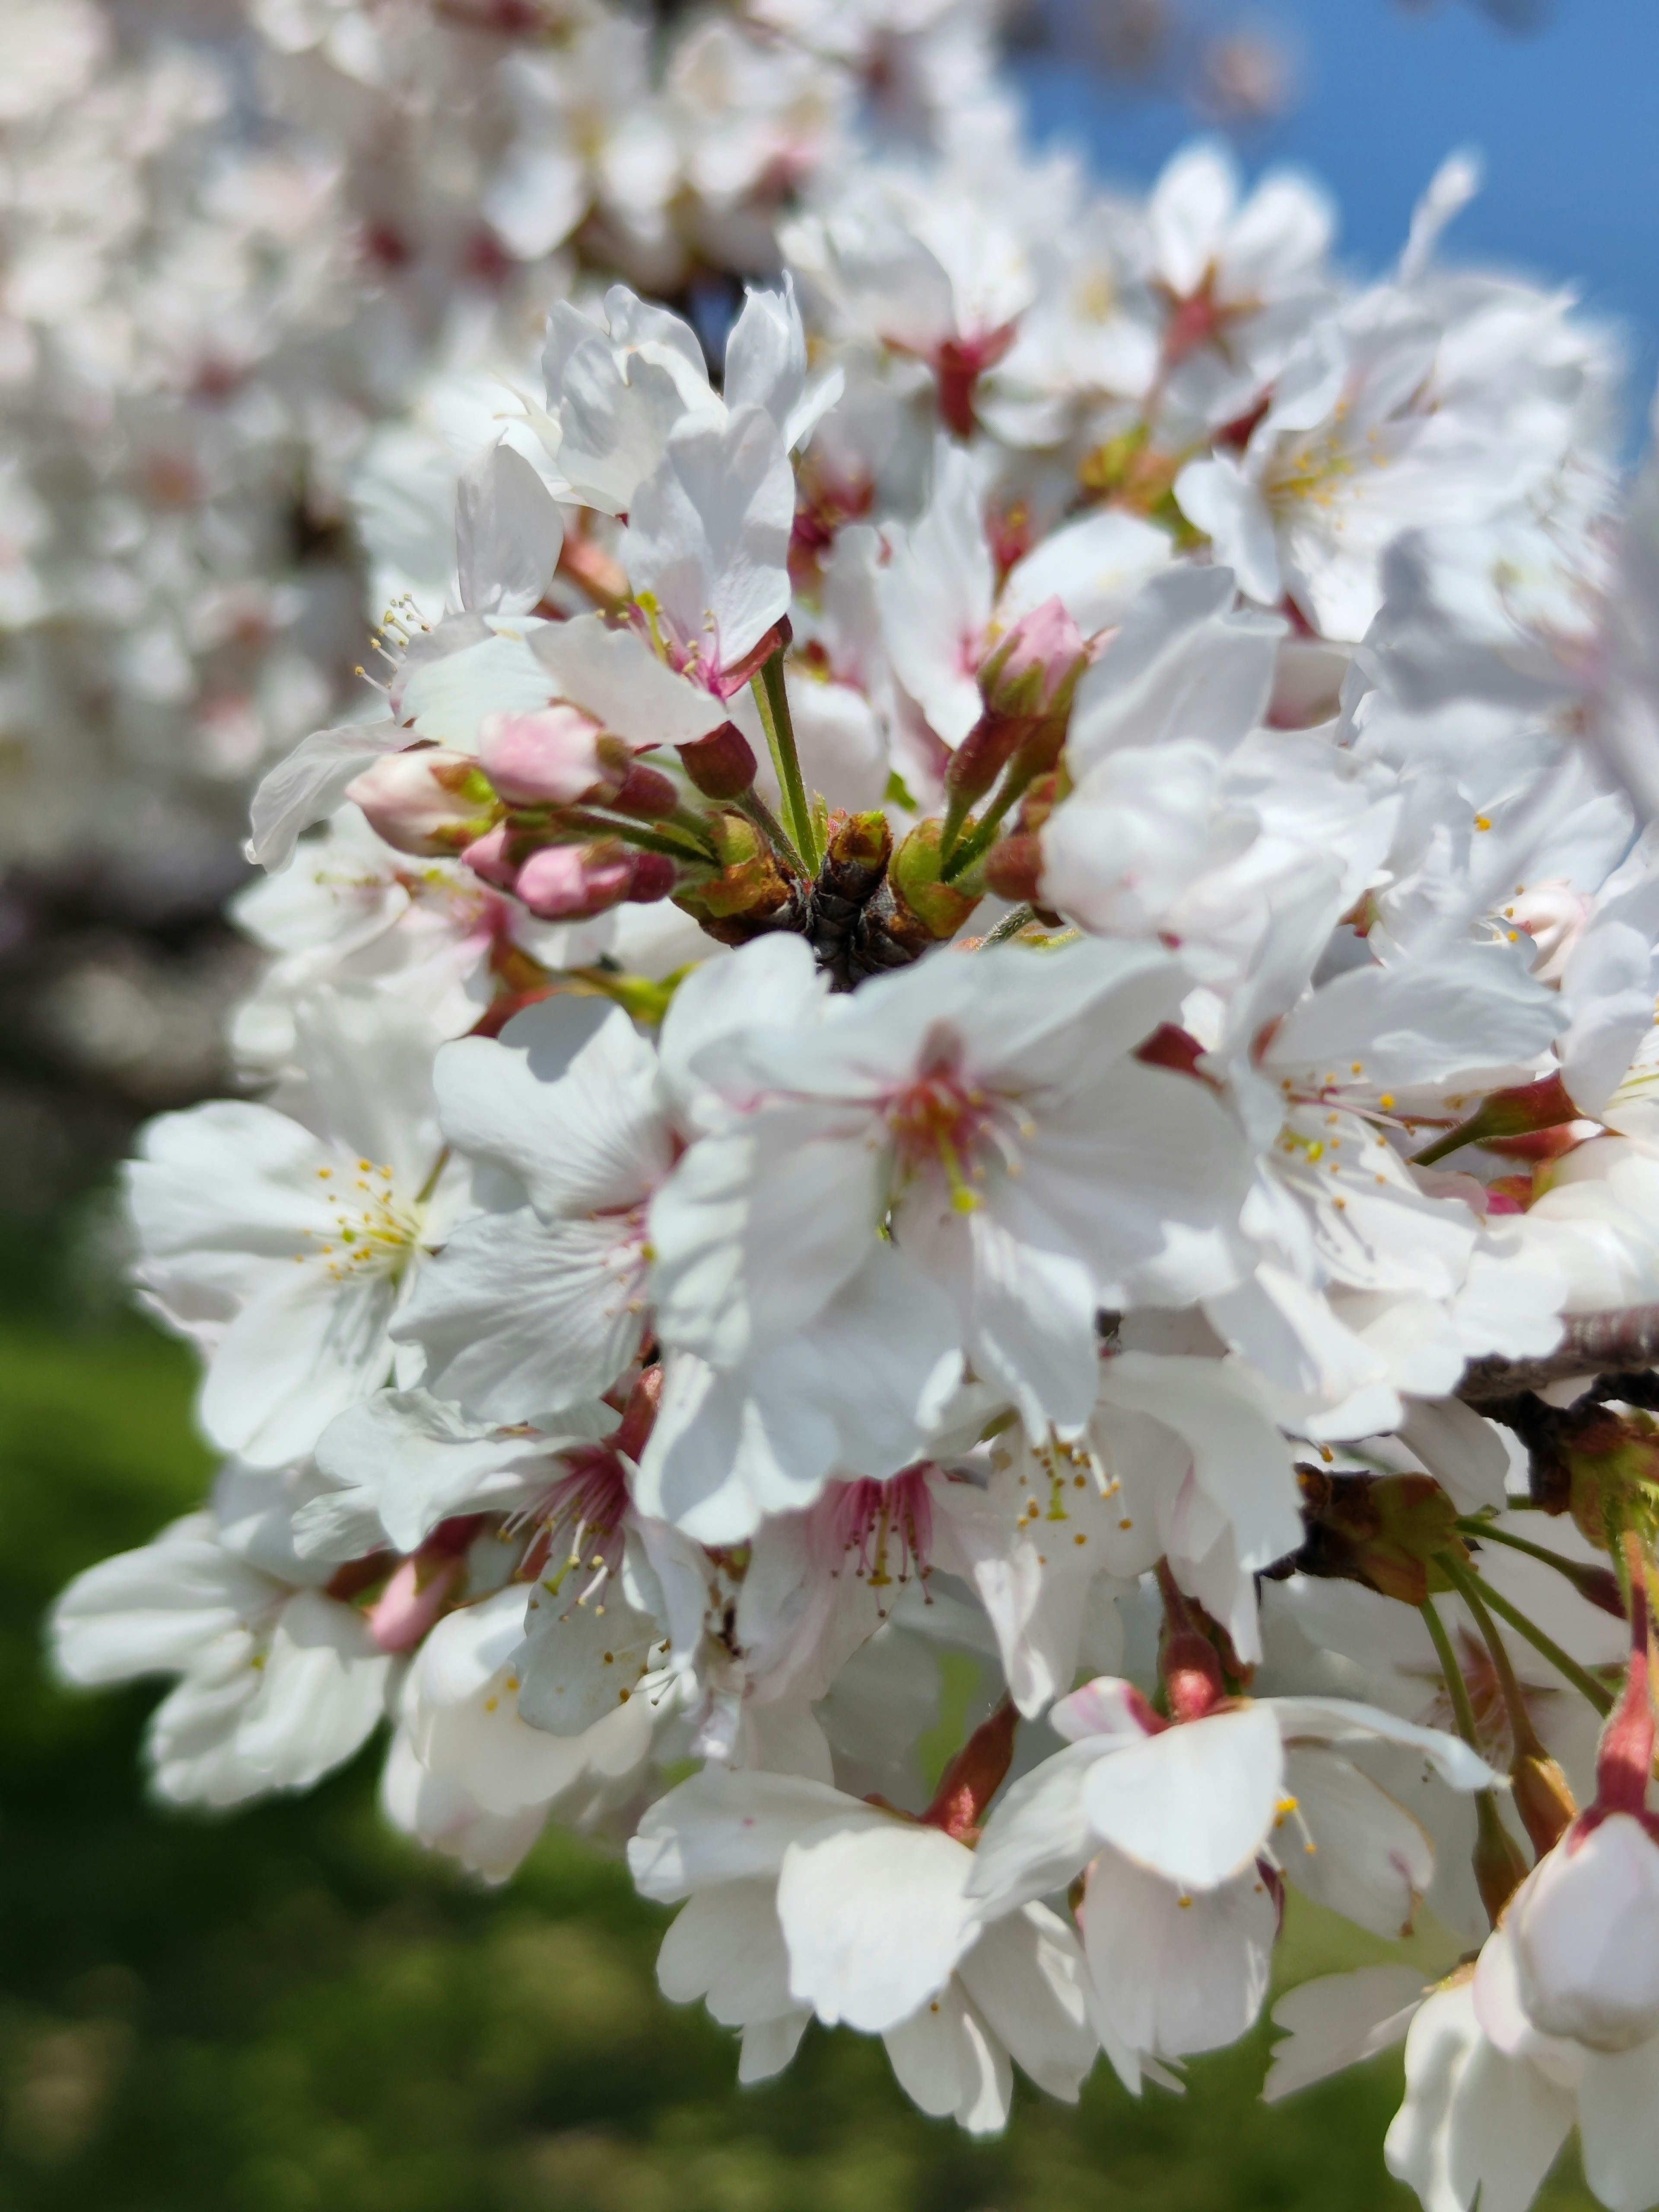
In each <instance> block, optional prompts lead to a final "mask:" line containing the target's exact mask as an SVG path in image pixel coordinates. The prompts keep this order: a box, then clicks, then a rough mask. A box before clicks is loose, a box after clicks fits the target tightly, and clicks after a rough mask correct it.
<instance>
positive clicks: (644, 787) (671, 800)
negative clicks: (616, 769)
mask: <svg viewBox="0 0 1659 2212" xmlns="http://www.w3.org/2000/svg"><path fill="white" fill-rule="evenodd" d="M679 803H680V793H679V787H678V785H677V784H676V783H675V781H674V780H673V778H672V777H671V776H667V775H664V774H663V772H662V770H661V769H659V768H647V766H646V765H645V763H644V762H643V761H635V762H634V763H633V764H632V765H631V766H630V767H629V771H628V773H627V775H625V776H624V777H623V781H622V787H621V789H620V790H619V791H618V792H617V795H616V797H615V798H614V799H611V800H609V801H608V802H607V804H608V805H611V806H613V807H614V808H615V809H616V811H617V813H618V814H637V815H641V816H643V817H644V818H645V819H646V820H647V821H651V820H653V819H656V818H658V817H661V816H663V815H666V814H671V813H673V811H674V810H675V808H676V807H678V805H679Z"/></svg>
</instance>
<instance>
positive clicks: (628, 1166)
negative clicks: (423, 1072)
mask: <svg viewBox="0 0 1659 2212" xmlns="http://www.w3.org/2000/svg"><path fill="white" fill-rule="evenodd" d="M434 1080H435V1085H436V1088H437V1094H438V1109H439V1113H440V1115H441V1118H442V1121H443V1127H444V1134H445V1135H446V1136H447V1138H448V1139H449V1141H450V1142H451V1143H452V1144H453V1145H458V1146H460V1148H461V1149H462V1150H463V1151H464V1152H467V1153H469V1154H470V1155H471V1157H472V1158H475V1159H483V1160H489V1161H491V1162H493V1163H495V1164H497V1165H499V1166H501V1167H504V1168H507V1169H508V1170H510V1171H511V1172H512V1173H513V1174H514V1175H516V1176H518V1177H519V1179H520V1182H522V1183H523V1184H524V1186H525V1188H526V1190H527V1191H528V1192H529V1194H530V1200H531V1203H532V1206H534V1207H535V1208H536V1210H537V1212H538V1213H539V1214H541V1215H542V1216H543V1218H544V1219H546V1220H555V1219H558V1218H568V1217H569V1216H572V1215H576V1214H584V1213H591V1212H598V1211H599V1210H600V1209H601V1208H611V1207H617V1206H631V1205H633V1204H635V1202H636V1201H638V1200H641V1199H642V1198H643V1197H644V1196H645V1195H646V1194H647V1191H648V1190H649V1189H650V1188H651V1186H652V1184H653V1182H655V1181H656V1180H657V1179H658V1177H659V1176H661V1175H663V1174H664V1173H665V1172H666V1170H667V1167H668V1162H669V1158H670V1149H669V1141H668V1134H667V1131H666V1129H665V1127H664V1125H663V1121H662V1117H661V1114H660V1112H659V1108H658V1105H657V1097H656V1054H655V1053H654V1052H653V1049H652V1048H651V1046H650V1045H649V1044H648V1043H647V1042H646V1041H645V1040H644V1039H643V1038H642V1037H641V1035H640V1033H639V1031H638V1030H636V1029H635V1027H634V1024H633V1023H632V1022H631V1021H629V1018H628V1016H627V1015H626V1014H625V1013H624V1012H623V1010H622V1008H621V1007H620V1006H607V1005H606V1004H605V1002H604V1001H603V1000H595V999H577V998H563V997H561V998H553V999H546V1000H542V1001H541V1002H540V1003H539V1004H538V1005H536V1006H529V1007H526V1010H525V1012H523V1013H521V1014H518V1015H515V1016H514V1018H513V1020H512V1021H510V1022H509V1023H508V1024H507V1028H506V1029H505V1030H504V1031H503V1032H502V1034H501V1037H500V1038H499V1039H492V1038H489V1037H462V1038H460V1039H459V1041H458V1042H455V1043H453V1044H449V1045H446V1046H445V1047H444V1048H443V1050H442V1051H441V1053H440V1054H438V1060H437V1066H436V1069H435V1075H434Z"/></svg>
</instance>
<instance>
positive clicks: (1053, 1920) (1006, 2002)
mask: <svg viewBox="0 0 1659 2212" xmlns="http://www.w3.org/2000/svg"><path fill="white" fill-rule="evenodd" d="M957 1974H958V1976H959V1978H960V1979H961V1982H962V1985H963V1988H964V1989H965V1990H967V1992H968V1994H969V1996H970V1997H971V1998H972V1999H973V2001H974V2002H975V2004H976V2005H977V2006H978V2007H979V2009H980V2011H981V2014H982V2015H983V2016H984V2018H985V2021H986V2023H987V2026H988V2027H990V2028H991V2030H992V2032H993V2033H994V2034H995V2035H997V2036H998V2037H999V2038H1000V2039H1001V2040H1002V2041H1003V2042H1004V2043H1006V2045H1007V2046H1008V2050H1009V2053H1010V2055H1011V2056H1012V2058H1013V2059H1014V2061H1015V2063H1016V2064H1017V2065H1018V2066H1020V2067H1022V2068H1023V2069H1024V2071H1025V2072H1026V2073H1027V2074H1029V2075H1030V2077H1031V2079H1032V2081H1035V2082H1036V2084H1037V2087H1039V2088H1042V2089H1046V2090H1047V2091H1048V2093H1049V2095H1050V2096H1051V2097H1063V2098H1064V2099H1065V2100H1066V2103H1067V2104H1068V2105H1072V2104H1075V2103H1076V2102H1077V2097H1078V2092H1079V2089H1080V2088H1081V2087H1082V2086H1083V2082H1084V2080H1085V2076H1086V2075H1087V2074H1088V2072H1089V2069H1090V2068H1091V2066H1092V2065H1093V2064H1094V2063H1095V2056H1096V2053H1097V2051H1098V2049H1099V2045H1098V2043H1097V2040H1096V2038H1095V2033H1094V2030H1093V2029H1092V2028H1091V2026H1090V2025H1089V2003H1088V1997H1087V1995H1086V1993H1085V1991H1086V1984H1087V1982H1088V1978H1089V1971H1088V1968H1087V1966H1085V1964H1084V1959H1083V1953H1082V1950H1081V1949H1080V1948H1079V1944H1078V1941H1077V1938H1076V1936H1073V1933H1072V1931H1071V1929H1069V1928H1068V1927H1067V1926H1066V1923H1065V1922H1064V1921H1063V1920H1061V1919H1060V1917H1059V1915H1058V1914H1057V1913H1054V1912H1050V1911H1048V1907H1047V1906H1046V1905H1025V1906H1024V1907H1023V1908H1022V1910H1021V1911H1018V1912H1014V1913H1011V1914H1009V1915H1008V1916H1007V1917H1006V1918H1003V1919H1000V1920H995V1921H993V1923H991V1925H990V1926H989V1927H988V1928H987V1929H986V1930H985V1931H984V1933H983V1934H982V1935H981V1937H980V1939H979V1941H978V1942H977V1943H975V1946H974V1948H973V1949H972V1950H971V1951H970V1952H969V1954H968V1956H967V1957H966V1958H965V1959H964V1960H963V1962H962V1964H961V1966H959V1967H958V1968H957Z"/></svg>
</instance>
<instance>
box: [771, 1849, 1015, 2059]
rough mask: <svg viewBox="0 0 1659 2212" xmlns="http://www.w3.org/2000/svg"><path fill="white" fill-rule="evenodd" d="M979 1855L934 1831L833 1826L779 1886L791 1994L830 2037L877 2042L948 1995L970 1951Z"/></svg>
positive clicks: (787, 1865) (789, 1865)
mask: <svg viewBox="0 0 1659 2212" xmlns="http://www.w3.org/2000/svg"><path fill="white" fill-rule="evenodd" d="M972 1866H973V1857H972V1854H971V1853H970V1852H969V1851H967V1850H964V1849H963V1846H962V1845H961V1844H958V1843H956V1842H953V1841H952V1839H951V1838H950V1837H949V1836H946V1835H945V1834H943V1833H942V1832H940V1831H939V1829H937V1828H915V1827H905V1826H900V1824H899V1823H898V1822H896V1821H895V1820H884V1821H882V1822H881V1823H880V1824H879V1825H878V1826H867V1825H866V1824H863V1823H860V1825H859V1826H856V1827H854V1826H849V1825H848V1824H847V1823H846V1822H844V1821H842V1820H836V1821H834V1822H829V1821H826V1822H825V1823H824V1824H823V1826H821V1827H819V1828H816V1829H813V1830H811V1831H809V1832H807V1833H806V1834H805V1835H804V1836H802V1837H800V1838H799V1839H798V1840H797V1841H795V1842H793V1843H792V1844H790V1845H789V1846H788V1848H787V1850H786V1851H785V1852H784V1855H783V1864H782V1868H781V1872H780V1874H779V1876H778V1917H779V1919H780V1920H781V1923H782V1924H783V1934H784V1941H785V1942H787V1944H788V1946H789V1986H790V1989H791V1990H792V1992H793V1995H794V1996H795V1997H796V1998H797V1999H798V2000H799V2002H801V2003H802V2004H810V2005H811V2007H812V2009H813V2010H814V2011H815V2012H816V2013H817V2016H818V2018H819V2019H820V2020H821V2021H823V2022H824V2024H825V2025H826V2026H827V2027H834V2026H835V2025H836V2022H837V2021H843V2020H844V2021H846V2022H847V2023H848V2026H849V2027H857V2028H863V2029H865V2030H866V2031H867V2032H870V2033H882V2032H883V2031H884V2030H885V2029H887V2028H890V2027H896V2026H897V2024H898V2022H899V2021H902V2020H904V2019H907V2018H908V2016H909V2015H910V2014H911V2013H913V2012H915V2010H916V2008H918V2006H920V2005H922V2004H925V2003H926V2002H927V2000H928V1998H930V1997H932V1996H935V1995H936V1994H937V1993H938V1992H939V1990H942V1989H943V1988H944V1987H945V1984H946V1982H947V1981H948V1980H949V1979H950V1978H951V1972H952V1970H953V1969H954V1967H955V1966H956V1964H957V1960H959V1959H960V1958H961V1957H962V1956H963V1953H964V1952H965V1951H966V1950H967V1948H968V1947H969V1944H970V1943H971V1942H973V1940H974V1936H975V1932H976V1930H977V1929H978V1926H979V1908H978V1907H977V1906H976V1905H970V1904H969V1902H968V1900H967V1899H966V1897H965V1895H964V1890H965V1887H966V1884H967V1880H968V1876H969V1873H970V1871H971V1870H972Z"/></svg>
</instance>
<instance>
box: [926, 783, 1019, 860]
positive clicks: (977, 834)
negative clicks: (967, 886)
mask: <svg viewBox="0 0 1659 2212" xmlns="http://www.w3.org/2000/svg"><path fill="white" fill-rule="evenodd" d="M1025 781H1027V782H1029V781H1030V778H1029V777H1028V778H1027V779H1026V780H1025ZM1024 788H1025V783H1024V782H1021V783H1019V784H1012V782H1011V783H1009V784H1005V785H1004V787H1003V788H1002V789H1001V790H1000V792H999V793H997V795H996V797H995V798H994V799H993V800H992V801H991V804H990V805H988V806H987V808H986V810H985V811H984V813H983V814H981V816H980V817H979V819H978V821H977V822H975V824H974V826H973V828H972V829H970V830H969V833H968V835H967V836H965V837H964V838H963V839H962V841H961V842H960V843H958V844H957V845H955V846H953V847H952V848H951V857H950V859H949V860H947V861H946V862H945V866H943V868H942V869H941V870H940V871H939V872H940V874H941V875H942V876H943V877H944V878H945V882H946V883H947V884H953V883H954V882H955V881H956V879H957V877H958V876H960V875H965V874H966V872H968V870H969V868H971V867H972V866H973V865H974V863H975V860H978V859H979V858H980V856H981V854H982V853H983V852H984V851H985V849H986V848H987V846H988V845H989V843H990V842H991V840H992V839H993V838H994V836H996V834H997V830H998V829H999V827H1000V824H1001V821H1002V817H1003V816H1004V815H1005V814H1006V812H1007V811H1008V809H1009V808H1010V807H1011V806H1012V805H1013V803H1014V801H1015V800H1016V799H1018V797H1019V795H1020V793H1021V792H1023V791H1024Z"/></svg>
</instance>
